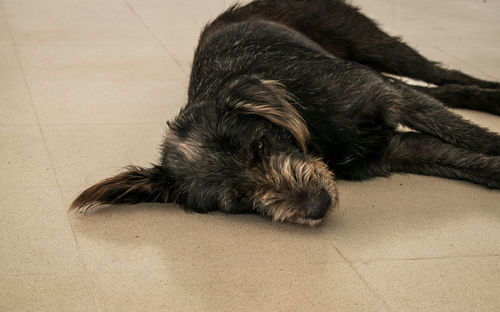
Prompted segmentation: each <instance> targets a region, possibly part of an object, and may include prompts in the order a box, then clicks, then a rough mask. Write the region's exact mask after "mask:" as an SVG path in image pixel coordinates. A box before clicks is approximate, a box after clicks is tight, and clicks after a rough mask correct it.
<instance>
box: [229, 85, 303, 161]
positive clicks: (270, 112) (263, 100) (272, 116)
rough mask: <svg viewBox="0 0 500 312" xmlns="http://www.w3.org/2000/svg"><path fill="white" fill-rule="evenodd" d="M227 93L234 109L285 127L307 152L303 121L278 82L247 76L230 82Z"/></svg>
mask: <svg viewBox="0 0 500 312" xmlns="http://www.w3.org/2000/svg"><path fill="white" fill-rule="evenodd" d="M226 92H227V93H226V96H225V100H226V101H228V102H230V103H228V104H230V105H231V107H232V108H233V109H238V110H241V111H243V113H246V114H253V115H257V116H260V117H263V118H265V119H267V120H269V121H270V122H272V123H274V124H275V125H278V126H280V127H283V128H285V129H286V130H288V131H289V132H290V134H291V135H292V136H293V137H294V138H295V140H296V141H297V144H298V145H299V147H300V148H301V149H302V151H304V152H306V150H307V140H308V139H309V136H310V134H309V130H308V129H307V125H306V122H305V120H304V118H302V115H301V114H300V113H299V112H298V111H297V109H296V108H295V106H297V107H300V105H299V103H298V102H297V100H296V99H295V97H294V96H293V95H292V94H291V93H290V92H288V91H287V90H286V88H285V87H284V86H283V85H282V84H281V83H279V82H278V81H276V80H263V79H259V78H256V77H249V76H246V77H241V78H239V79H237V80H234V81H233V82H231V83H230V84H229V88H228V89H227V90H226ZM294 105H295V106H294Z"/></svg>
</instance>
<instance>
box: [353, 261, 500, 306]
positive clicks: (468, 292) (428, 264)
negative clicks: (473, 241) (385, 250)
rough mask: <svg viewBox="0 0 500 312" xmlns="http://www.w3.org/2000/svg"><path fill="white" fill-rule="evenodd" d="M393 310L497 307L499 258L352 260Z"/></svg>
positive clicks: (499, 286)
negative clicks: (357, 261) (358, 261)
mask: <svg viewBox="0 0 500 312" xmlns="http://www.w3.org/2000/svg"><path fill="white" fill-rule="evenodd" d="M355 266H356V268H357V269H358V270H359V271H360V272H361V274H362V275H363V277H364V279H365V280H366V281H367V282H368V284H369V285H370V286H371V288H373V289H374V290H375V291H376V292H377V293H378V294H380V295H381V296H382V298H384V300H385V301H386V302H387V304H388V305H389V306H390V308H391V310H393V311H409V312H410V311H426V312H430V311H439V312H441V311H492V312H493V311H498V310H500V297H499V296H498V294H499V293H500V283H499V281H500V257H498V256H495V257H475V258H454V259H433V260H414V261H389V262H374V263H356V264H355Z"/></svg>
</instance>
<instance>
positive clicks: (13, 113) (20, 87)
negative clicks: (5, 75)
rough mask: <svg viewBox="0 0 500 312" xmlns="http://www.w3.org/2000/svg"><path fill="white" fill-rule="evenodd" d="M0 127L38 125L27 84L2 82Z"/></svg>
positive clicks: (0, 89)
mask: <svg viewBox="0 0 500 312" xmlns="http://www.w3.org/2000/svg"><path fill="white" fill-rule="evenodd" d="M0 103H1V104H0V125H3V126H5V125H37V120H36V116H35V112H34V111H33V106H32V104H31V98H30V94H29V91H28V89H27V88H26V84H25V83H23V82H0Z"/></svg>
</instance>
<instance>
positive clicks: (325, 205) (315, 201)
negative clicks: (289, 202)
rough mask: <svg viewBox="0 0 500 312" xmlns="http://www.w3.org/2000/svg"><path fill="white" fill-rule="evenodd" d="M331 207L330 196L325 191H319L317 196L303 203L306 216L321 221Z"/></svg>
mask: <svg viewBox="0 0 500 312" xmlns="http://www.w3.org/2000/svg"><path fill="white" fill-rule="evenodd" d="M331 205H332V198H331V197H330V195H329V194H328V193H327V192H326V191H321V193H320V194H319V195H318V196H316V197H312V198H309V199H308V200H307V201H306V202H305V208H306V210H307V216H308V217H309V218H311V219H321V218H323V217H324V216H325V214H326V212H327V211H328V209H329V208H330V206H331Z"/></svg>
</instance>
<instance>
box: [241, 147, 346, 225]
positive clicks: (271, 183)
mask: <svg viewBox="0 0 500 312" xmlns="http://www.w3.org/2000/svg"><path fill="white" fill-rule="evenodd" d="M247 175H248V176H249V177H251V179H252V180H253V182H254V183H255V185H256V188H255V190H254V192H253V194H251V198H252V202H253V207H254V210H255V211H257V212H258V213H260V214H263V215H266V216H268V217H270V218H272V219H273V220H275V221H286V222H293V223H299V224H307V225H317V224H319V223H321V221H323V220H324V218H325V217H326V215H327V214H328V212H329V211H331V210H334V209H335V208H336V207H337V205H338V194H337V188H336V183H335V178H334V175H333V173H332V172H331V171H330V170H329V169H328V167H327V166H326V164H325V163H324V162H322V161H321V160H319V159H317V158H315V157H311V156H306V155H304V154H302V153H297V154H290V155H288V154H278V155H274V156H271V157H269V159H267V160H265V161H263V164H262V167H261V168H259V169H255V168H254V169H251V170H248V172H247ZM311 207H313V209H312V208H311Z"/></svg>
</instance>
